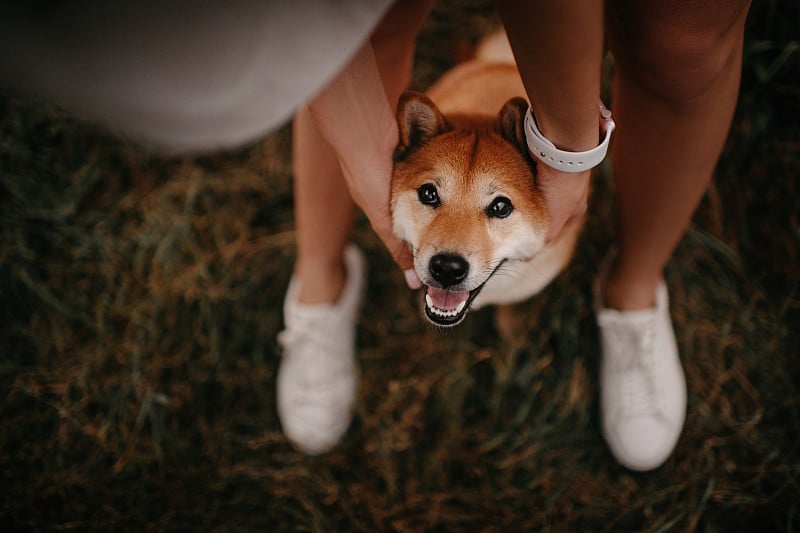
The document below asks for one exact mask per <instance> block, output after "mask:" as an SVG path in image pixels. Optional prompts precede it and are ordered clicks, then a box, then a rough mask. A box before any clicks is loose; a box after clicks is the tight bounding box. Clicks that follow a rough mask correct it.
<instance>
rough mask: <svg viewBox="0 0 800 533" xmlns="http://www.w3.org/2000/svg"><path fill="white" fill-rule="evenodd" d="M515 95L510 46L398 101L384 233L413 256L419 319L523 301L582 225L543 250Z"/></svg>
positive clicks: (452, 319) (544, 216)
mask: <svg viewBox="0 0 800 533" xmlns="http://www.w3.org/2000/svg"><path fill="white" fill-rule="evenodd" d="M502 37H503V38H504V36H502ZM496 49H497V48H496V47H495V48H492V50H496ZM524 94H525V90H524V87H523V85H522V81H521V80H520V77H519V74H518V72H517V69H516V67H515V65H514V62H513V56H512V55H511V53H510V48H509V49H508V51H507V52H506V53H503V52H501V53H499V54H498V53H494V52H485V53H481V51H480V49H479V52H478V54H477V56H476V58H475V59H474V60H471V61H469V62H465V63H462V64H460V65H458V66H456V67H455V68H454V69H452V70H451V71H449V72H448V73H446V74H445V75H444V76H443V77H442V78H441V79H440V80H439V81H438V82H437V83H436V84H435V85H434V86H433V87H431V89H430V90H429V91H428V93H427V95H425V94H422V93H418V92H413V91H408V92H406V93H404V94H403V95H402V96H401V98H400V101H399V104H398V108H397V121H398V126H399V133H400V136H399V143H398V145H397V148H396V150H395V154H394V172H393V176H392V188H391V206H392V217H393V229H394V232H395V234H396V235H397V236H398V238H400V239H401V240H403V241H405V242H406V243H408V245H409V246H410V248H411V250H412V252H413V255H414V269H415V271H416V273H417V275H418V276H419V279H420V280H421V281H422V283H423V285H424V290H425V303H424V314H425V316H426V317H427V318H428V319H429V320H430V321H431V322H433V323H434V324H436V325H438V326H454V325H456V324H458V323H459V322H461V321H462V320H463V319H464V316H465V315H466V313H467V311H468V310H469V309H470V308H477V307H480V306H482V305H486V304H509V303H514V302H518V301H521V300H524V299H526V298H528V297H530V296H532V295H533V294H535V293H537V292H539V291H540V290H541V289H542V288H543V287H545V286H546V285H547V284H548V283H549V282H550V281H551V280H552V279H553V278H554V277H555V276H556V275H557V274H558V273H559V272H561V271H562V270H563V269H564V267H565V266H566V265H567V264H568V263H569V261H570V259H571V257H572V254H573V251H574V248H575V243H576V241H577V238H578V235H579V233H580V230H581V227H582V225H583V220H582V219H581V220H578V221H575V222H573V223H571V224H570V225H569V226H568V227H567V228H565V229H564V231H563V232H562V233H561V235H560V236H559V238H558V239H557V240H556V241H553V242H550V243H547V244H545V234H546V232H547V230H548V227H549V224H550V217H549V214H548V212H547V208H546V205H545V200H544V197H543V195H542V193H541V191H540V190H539V189H538V188H537V182H536V168H537V162H536V161H535V160H534V159H533V158H532V157H531V155H530V154H529V152H528V145H527V142H526V140H525V133H524V117H525V113H526V112H527V109H528V103H527V101H526V100H525V99H524V98H522V97H521V95H524Z"/></svg>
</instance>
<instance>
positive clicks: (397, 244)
mask: <svg viewBox="0 0 800 533" xmlns="http://www.w3.org/2000/svg"><path fill="white" fill-rule="evenodd" d="M370 222H371V223H372V229H373V230H374V231H375V233H376V234H377V235H378V237H380V239H381V241H383V244H384V246H385V247H386V249H387V250H388V251H389V253H390V254H391V256H392V259H394V262H395V263H397V265H398V266H399V267H400V269H401V270H402V271H403V277H404V278H405V281H406V285H408V288H409V289H419V288H420V287H421V286H422V282H421V281H420V280H419V277H417V272H416V271H415V270H414V256H413V255H412V253H411V250H410V249H409V247H408V245H407V244H406V243H405V242H403V241H401V240H400V239H398V238H397V237H396V236H395V234H394V232H393V231H392V224H391V218H389V219H387V218H386V217H385V216H380V217H379V220H376V221H372V220H370Z"/></svg>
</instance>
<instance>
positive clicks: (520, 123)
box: [497, 96, 528, 154]
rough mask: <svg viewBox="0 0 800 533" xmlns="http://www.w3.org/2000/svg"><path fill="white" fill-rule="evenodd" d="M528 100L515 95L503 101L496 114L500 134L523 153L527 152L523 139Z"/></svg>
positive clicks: (526, 144) (525, 141)
mask: <svg viewBox="0 0 800 533" xmlns="http://www.w3.org/2000/svg"><path fill="white" fill-rule="evenodd" d="M527 112H528V102H526V101H525V99H524V98H520V97H519V96H516V97H514V98H511V99H510V100H509V101H508V102H506V103H505V105H504V106H503V108H502V109H501V110H500V115H499V116H498V119H497V120H498V127H499V128H500V134H501V135H502V136H503V138H505V140H507V141H508V142H510V143H511V144H513V145H514V146H516V147H517V149H518V150H519V151H520V152H522V153H523V154H527V153H528V141H527V140H526V139H525V113H527Z"/></svg>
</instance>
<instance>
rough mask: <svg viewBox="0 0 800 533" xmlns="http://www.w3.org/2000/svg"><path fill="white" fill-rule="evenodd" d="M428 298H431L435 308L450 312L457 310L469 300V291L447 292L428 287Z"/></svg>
mask: <svg viewBox="0 0 800 533" xmlns="http://www.w3.org/2000/svg"><path fill="white" fill-rule="evenodd" d="M428 296H430V297H431V300H432V301H433V305H434V306H435V307H437V308H439V309H442V310H445V311H448V310H450V309H455V308H456V307H458V305H459V304H460V303H461V302H463V301H465V300H466V299H467V298H469V291H447V290H444V289H434V288H433V287H428Z"/></svg>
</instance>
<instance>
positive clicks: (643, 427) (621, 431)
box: [605, 417, 680, 471]
mask: <svg viewBox="0 0 800 533" xmlns="http://www.w3.org/2000/svg"><path fill="white" fill-rule="evenodd" d="M679 434H680V430H678V431H675V430H674V429H673V428H672V427H671V424H670V423H668V422H667V421H666V420H658V419H655V418H652V417H640V418H632V419H628V420H625V421H621V422H619V423H617V424H613V425H610V426H607V427H606V428H605V436H606V440H607V442H608V445H609V448H610V449H611V452H612V453H613V454H614V457H615V458H616V459H617V461H618V462H619V463H620V464H622V465H623V466H625V467H627V468H630V469H631V470H638V471H645V470H652V469H654V468H657V467H659V466H661V464H663V463H664V461H666V460H667V458H668V457H669V456H670V454H671V453H672V450H673V448H674V447H675V441H676V440H677V435H679Z"/></svg>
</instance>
